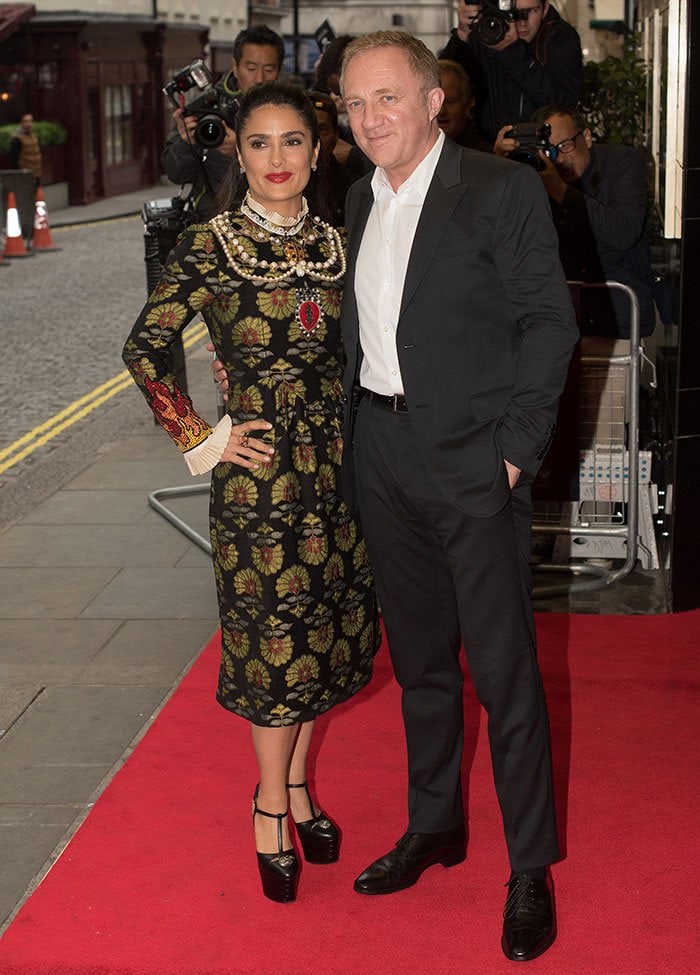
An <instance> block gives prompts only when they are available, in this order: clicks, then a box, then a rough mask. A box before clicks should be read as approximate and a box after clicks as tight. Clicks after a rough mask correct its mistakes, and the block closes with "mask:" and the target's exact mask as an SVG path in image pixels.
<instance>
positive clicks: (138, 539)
mask: <svg viewBox="0 0 700 975" xmlns="http://www.w3.org/2000/svg"><path fill="white" fill-rule="evenodd" d="M168 529H170V526H166V524H160V525H82V526H81V528H80V531H79V532H76V529H75V527H74V526H72V525H68V526H64V525H15V527H14V528H10V529H8V530H7V531H6V532H5V533H4V534H3V535H2V536H0V566H60V567H61V568H62V569H63V568H78V567H80V566H110V565H111V566H117V567H128V566H134V567H141V566H153V567H158V566H165V567H167V566H172V565H175V563H176V562H178V561H179V560H180V559H181V558H182V556H183V555H184V554H185V552H186V551H187V549H188V548H189V546H190V544H191V542H189V541H188V539H187V538H185V536H184V535H182V534H181V533H179V532H176V531H174V530H172V529H170V530H168Z"/></svg>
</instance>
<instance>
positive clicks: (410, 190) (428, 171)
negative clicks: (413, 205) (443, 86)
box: [371, 129, 445, 202]
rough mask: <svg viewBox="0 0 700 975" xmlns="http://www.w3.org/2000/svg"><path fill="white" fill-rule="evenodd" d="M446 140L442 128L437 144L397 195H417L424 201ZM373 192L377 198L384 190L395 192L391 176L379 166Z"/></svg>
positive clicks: (373, 181) (374, 179)
mask: <svg viewBox="0 0 700 975" xmlns="http://www.w3.org/2000/svg"><path fill="white" fill-rule="evenodd" d="M444 142H445V133H444V132H443V131H442V129H440V131H439V133H438V137H437V139H436V140H435V145H434V146H433V147H432V149H431V150H430V152H429V153H428V154H427V156H425V158H424V159H421V161H420V162H419V163H418V165H417V166H416V168H415V169H414V170H413V172H412V173H411V175H410V176H409V177H408V179H406V180H404V182H403V183H402V184H401V186H399V188H398V190H397V191H396V193H395V195H396V196H398V197H403V196H409V195H411V196H414V195H415V196H416V197H417V198H418V199H420V201H421V202H422V201H423V200H424V199H425V197H426V195H427V193H428V187H429V186H430V182H431V180H432V178H433V175H434V174H435V168H436V166H437V164H438V159H439V158H440V153H441V152H442V147H443V144H444ZM371 185H372V192H373V194H374V199H375V200H376V199H377V197H378V196H379V194H380V192H381V191H382V190H388V191H389V192H390V193H394V190H393V187H392V185H391V183H390V182H389V177H388V176H387V174H386V173H385V172H384V170H383V169H380V168H379V166H377V168H376V169H375V170H374V174H373V176H372V184H371Z"/></svg>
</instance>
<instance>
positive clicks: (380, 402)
mask: <svg viewBox="0 0 700 975" xmlns="http://www.w3.org/2000/svg"><path fill="white" fill-rule="evenodd" d="M363 392H364V395H365V396H366V397H367V399H368V400H369V401H370V403H373V404H374V405H375V406H381V408H382V409H383V410H391V412H392V413H408V405H407V403H406V397H405V396H402V395H401V394H400V393H394V395H393V396H384V395H383V394H382V393H373V392H372V390H371V389H365V390H363Z"/></svg>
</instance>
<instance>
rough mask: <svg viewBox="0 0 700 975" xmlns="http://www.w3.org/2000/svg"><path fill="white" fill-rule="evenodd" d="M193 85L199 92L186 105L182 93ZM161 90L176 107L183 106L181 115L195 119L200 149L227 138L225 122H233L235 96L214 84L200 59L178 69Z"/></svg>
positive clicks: (211, 147) (235, 108)
mask: <svg viewBox="0 0 700 975" xmlns="http://www.w3.org/2000/svg"><path fill="white" fill-rule="evenodd" d="M193 89H196V90H197V91H196V92H195V94H196V93H197V92H199V93H201V95H200V97H198V98H197V101H196V103H193V104H192V105H191V106H189V107H188V106H187V105H186V104H185V95H186V94H187V93H188V92H190V91H192V90H193ZM163 91H164V92H165V94H166V95H167V96H168V98H169V99H170V101H171V102H172V103H173V105H175V107H176V108H182V109H183V115H184V116H188V115H189V116H193V117H194V118H196V119H197V126H196V128H195V130H194V140H195V142H196V143H197V145H198V146H200V147H201V148H202V149H216V148H217V147H218V146H220V145H221V143H222V142H223V141H224V139H225V138H226V126H228V127H229V128H230V129H232V128H233V127H234V126H235V124H236V113H237V112H238V99H237V98H234V97H233V96H232V95H227V94H226V92H224V91H221V89H219V88H216V87H215V86H214V84H213V83H212V77H211V74H210V72H209V69H208V68H207V66H206V64H205V63H204V62H203V61H202V60H201V59H198V60H196V61H193V62H192V64H188V65H187V67H186V68H183V69H182V70H181V71H178V72H177V74H176V75H174V76H173V79H172V81H170V82H169V83H168V84H167V85H166V86H165V88H163Z"/></svg>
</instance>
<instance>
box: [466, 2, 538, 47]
mask: <svg viewBox="0 0 700 975" xmlns="http://www.w3.org/2000/svg"><path fill="white" fill-rule="evenodd" d="M479 7H480V8H481V9H480V10H479V13H478V14H477V15H476V17H475V18H474V20H472V30H473V31H474V32H475V34H476V36H477V38H478V39H479V40H480V41H481V43H482V44H485V45H486V46H487V47H493V45H494V44H500V42H501V41H502V40H503V38H504V37H505V36H506V34H507V33H508V30H509V29H510V25H511V24H512V23H513V22H514V21H516V20H526V19H527V17H528V15H527V13H525V12H524V11H520V10H517V9H516V6H515V0H479Z"/></svg>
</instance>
